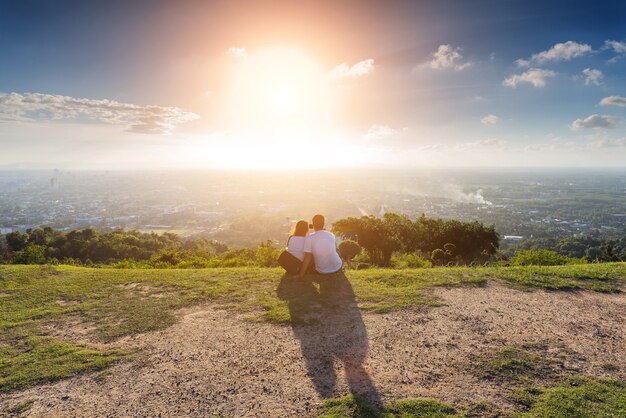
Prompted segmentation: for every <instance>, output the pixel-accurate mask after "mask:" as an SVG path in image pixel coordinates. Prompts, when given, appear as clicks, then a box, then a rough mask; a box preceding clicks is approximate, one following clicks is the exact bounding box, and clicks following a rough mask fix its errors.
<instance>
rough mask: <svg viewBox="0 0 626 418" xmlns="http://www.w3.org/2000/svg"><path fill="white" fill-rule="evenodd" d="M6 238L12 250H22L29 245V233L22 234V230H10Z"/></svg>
mask: <svg viewBox="0 0 626 418" xmlns="http://www.w3.org/2000/svg"><path fill="white" fill-rule="evenodd" d="M4 239H5V240H6V241H7V245H8V246H9V250H11V251H22V250H23V249H24V248H26V246H27V245H28V234H22V233H21V232H20V231H14V232H9V233H8V234H6V235H5V236H4Z"/></svg>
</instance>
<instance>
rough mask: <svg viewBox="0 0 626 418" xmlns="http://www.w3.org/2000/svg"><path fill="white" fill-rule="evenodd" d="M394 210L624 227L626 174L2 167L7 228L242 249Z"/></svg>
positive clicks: (549, 232) (529, 231)
mask: <svg viewBox="0 0 626 418" xmlns="http://www.w3.org/2000/svg"><path fill="white" fill-rule="evenodd" d="M317 212H322V213H325V214H327V216H328V218H329V220H330V221H333V220H337V219H340V218H343V217H347V216H360V215H374V216H382V215H383V214H384V213H386V212H394V213H399V214H406V215H408V216H409V217H411V218H417V217H419V216H420V215H421V214H425V215H426V216H429V217H441V218H446V219H460V220H478V221H481V222H483V223H485V224H489V225H491V224H495V226H496V230H497V231H498V232H499V233H500V235H501V239H502V245H503V246H504V247H506V246H507V245H508V244H510V243H513V242H518V241H523V240H524V239H527V238H529V237H535V238H540V237H566V236H584V235H588V236H594V237H606V238H614V237H620V236H623V235H624V233H625V231H626V174H625V173H624V172H623V171H620V170H600V171H598V170H585V171H578V172H571V171H567V170H537V171H530V170H513V169H506V170H501V171H500V172H497V173H496V170H495V169H490V170H487V169H483V170H466V171H461V170H458V171H452V170H449V171H422V172H417V171H389V170H387V171H373V170H369V171H365V170H362V171H361V170H357V169H354V170H331V171H327V172H326V173H324V174H320V172H319V171H317V172H306V171H302V172H295V173H294V172H290V173H289V174H286V173H283V172H256V173H254V175H251V174H250V173H245V172H240V171H198V172H181V171H176V172H156V171H155V172H120V171H110V172H109V171H102V172H99V171H98V172H96V171H59V170H54V171H4V172H0V233H2V234H7V233H10V232H12V231H22V232H23V231H25V230H27V229H29V228H36V227H39V226H50V227H53V228H55V229H59V230H65V231H67V230H72V229H80V228H85V227H94V228H96V229H99V230H103V231H106V230H111V229H116V228H123V229H126V230H139V231H143V232H149V231H154V232H157V233H162V232H166V231H167V232H173V233H176V234H179V235H182V236H196V235H202V236H206V237H209V238H212V239H216V240H220V241H223V242H225V243H227V244H229V245H233V246H253V245H257V244H258V243H259V242H264V241H266V240H273V241H275V242H277V243H278V242H281V241H282V240H283V239H284V238H285V237H286V236H287V233H288V232H289V230H290V228H291V226H292V224H293V222H295V221H296V220H298V219H301V218H304V219H308V218H310V217H311V216H312V215H313V214H314V213H317Z"/></svg>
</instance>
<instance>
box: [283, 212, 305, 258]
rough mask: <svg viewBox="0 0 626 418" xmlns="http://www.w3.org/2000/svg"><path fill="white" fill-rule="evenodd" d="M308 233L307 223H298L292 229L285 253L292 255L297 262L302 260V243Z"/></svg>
mask: <svg viewBox="0 0 626 418" xmlns="http://www.w3.org/2000/svg"><path fill="white" fill-rule="evenodd" d="M308 233H309V223H308V222H307V221H302V220H300V221H298V223H296V227H295V228H294V229H293V232H292V233H291V236H290V237H289V240H288V241H287V251H289V252H290V253H291V254H292V255H294V256H295V257H296V258H297V259H298V260H300V261H302V260H304V241H305V240H306V236H307V234H308Z"/></svg>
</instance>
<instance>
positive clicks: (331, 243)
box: [300, 215, 342, 277]
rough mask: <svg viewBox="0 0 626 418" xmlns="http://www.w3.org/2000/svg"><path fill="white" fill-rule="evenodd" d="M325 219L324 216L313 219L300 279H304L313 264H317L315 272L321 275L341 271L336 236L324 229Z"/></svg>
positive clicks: (305, 246) (306, 241)
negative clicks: (312, 230)
mask: <svg viewBox="0 0 626 418" xmlns="http://www.w3.org/2000/svg"><path fill="white" fill-rule="evenodd" d="M324 222H325V219H324V217H323V216H322V215H315V216H314V217H313V229H314V230H315V232H313V233H312V234H309V235H308V236H307V237H306V240H305V241H304V261H303V262H302V267H301V268H300V277H303V276H304V275H305V274H306V272H307V270H308V268H309V265H310V264H311V262H313V263H315V270H316V271H317V273H320V274H331V273H336V272H338V271H339V270H341V266H342V262H341V257H339V254H338V253H337V246H336V245H335V236H334V235H333V234H332V233H331V232H328V231H326V230H325V229H324Z"/></svg>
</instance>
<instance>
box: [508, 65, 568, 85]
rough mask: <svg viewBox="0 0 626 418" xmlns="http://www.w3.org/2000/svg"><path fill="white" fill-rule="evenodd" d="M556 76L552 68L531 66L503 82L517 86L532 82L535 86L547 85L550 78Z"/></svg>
mask: <svg viewBox="0 0 626 418" xmlns="http://www.w3.org/2000/svg"><path fill="white" fill-rule="evenodd" d="M554 76H556V73H555V72H554V71H551V70H542V69H539V68H531V69H530V70H528V71H526V72H523V73H522V74H515V75H512V76H511V77H509V78H506V79H505V80H504V81H503V82H502V84H503V85H504V86H507V87H512V88H516V87H517V86H518V85H519V84H523V83H527V84H532V85H533V86H534V87H545V85H546V80H547V79H548V78H551V77H554Z"/></svg>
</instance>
